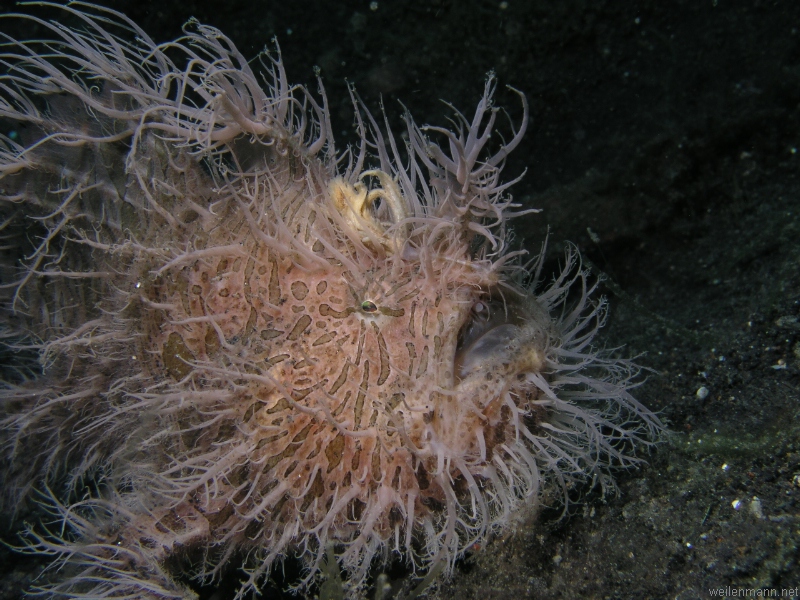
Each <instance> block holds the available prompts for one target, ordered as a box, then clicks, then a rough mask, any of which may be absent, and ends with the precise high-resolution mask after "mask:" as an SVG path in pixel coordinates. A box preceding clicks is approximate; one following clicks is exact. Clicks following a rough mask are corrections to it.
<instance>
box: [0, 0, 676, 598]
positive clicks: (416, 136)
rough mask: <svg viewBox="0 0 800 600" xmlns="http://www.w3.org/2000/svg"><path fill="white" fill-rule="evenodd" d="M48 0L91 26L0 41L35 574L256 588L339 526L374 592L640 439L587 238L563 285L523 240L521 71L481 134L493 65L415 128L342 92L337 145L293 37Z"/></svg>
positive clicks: (11, 463)
mask: <svg viewBox="0 0 800 600" xmlns="http://www.w3.org/2000/svg"><path fill="white" fill-rule="evenodd" d="M61 10H63V11H66V12H67V13H69V15H70V16H71V17H73V18H77V19H78V20H79V21H80V22H81V25H80V27H78V28H74V29H73V28H70V27H68V26H65V25H61V24H59V23H57V22H55V21H52V22H51V21H44V20H39V19H35V20H37V21H38V22H39V23H40V24H41V25H42V26H44V27H45V28H47V29H48V30H49V31H50V32H51V33H52V36H53V40H52V41H50V42H42V41H35V42H17V41H13V40H11V41H9V43H7V44H6V46H5V48H4V49H3V54H2V55H1V56H2V58H0V60H2V62H3V64H4V66H5V74H4V75H2V76H0V118H2V120H1V121H0V128H2V131H3V132H4V135H3V136H2V148H0V216H1V217H2V219H3V222H2V235H3V236H4V239H5V243H4V245H3V248H2V250H0V252H2V257H1V258H0V276H2V288H0V289H2V290H3V294H4V296H3V297H2V300H3V306H2V313H0V315H2V317H1V318H2V321H0V322H1V323H2V326H3V330H2V331H3V334H4V335H3V339H4V343H5V347H6V352H14V353H16V354H17V358H16V359H15V363H14V365H15V366H16V369H15V370H13V371H12V370H11V369H10V368H9V369H7V370H6V371H4V380H5V381H4V383H3V385H2V388H1V389H0V410H2V412H1V413H0V414H1V415H2V434H1V435H0V443H1V444H2V446H1V447H2V456H1V457H0V461H2V465H3V473H4V475H3V484H4V489H5V501H6V502H7V503H8V504H9V505H10V506H11V507H14V508H17V509H19V507H21V506H23V504H24V503H25V502H26V500H28V499H30V498H33V499H37V500H38V502H40V503H41V504H43V505H44V506H45V507H46V508H47V510H48V511H49V513H50V514H51V516H52V519H54V520H55V523H54V522H52V520H51V522H49V523H48V522H44V523H42V524H40V525H31V526H28V527H27V529H26V530H25V531H24V532H23V533H22V538H21V539H22V540H23V543H24V546H23V548H22V550H23V551H27V552H31V553H42V554H49V555H51V556H52V557H54V561H55V562H54V565H53V568H52V569H51V570H50V572H49V573H48V574H45V576H44V578H43V579H42V581H41V582H39V583H40V584H41V590H43V591H44V592H45V593H47V594H50V595H52V596H54V597H69V598H77V597H104V598H123V597H124V598H129V597H142V598H153V599H162V598H191V597H194V592H192V591H191V589H189V587H187V585H186V582H187V581H189V580H191V579H192V578H193V579H194V580H195V581H197V582H208V581H213V580H214V578H215V577H217V576H219V575H220V574H221V573H222V572H224V571H225V570H227V569H228V568H229V567H230V565H232V564H234V565H238V566H239V568H241V569H242V570H243V571H244V572H245V573H246V576H245V578H244V580H243V582H242V584H241V587H240V588H239V590H238V592H237V598H238V597H244V596H245V595H246V594H249V593H250V592H252V591H253V590H257V589H258V586H259V585H261V583H262V582H263V580H264V578H265V577H267V576H268V575H269V573H270V572H271V570H272V569H273V567H274V566H275V565H276V564H279V562H280V561H281V560H282V559H283V558H284V557H286V556H288V555H295V556H297V557H299V559H300V560H301V561H302V563H303V564H304V565H305V567H306V571H305V573H304V577H303V580H302V581H301V582H300V583H299V584H298V585H300V586H308V585H311V584H313V582H314V580H315V577H316V576H317V574H318V573H319V571H320V569H321V568H322V566H323V562H324V561H325V557H326V555H328V556H334V557H335V559H336V560H337V561H338V563H339V565H340V568H341V570H342V571H343V572H344V573H345V574H346V583H345V585H346V586H347V589H348V593H349V594H350V595H353V596H357V595H358V594H360V593H362V592H363V590H364V587H365V582H366V580H367V576H368V573H369V571H370V567H371V566H373V565H376V564H377V565H379V564H380V560H383V561H386V560H387V559H389V558H390V557H392V556H397V557H400V558H401V559H402V560H405V561H407V562H408V563H409V564H411V565H412V566H413V567H414V568H415V569H417V568H420V569H426V568H441V569H444V570H445V571H449V570H451V569H452V566H453V564H454V561H455V560H456V559H457V558H458V557H459V556H460V555H461V554H463V552H464V551H465V549H467V548H469V547H471V546H472V545H474V544H475V543H476V542H484V541H485V540H487V539H488V538H489V537H490V536H492V535H494V534H496V533H497V532H498V531H501V530H502V529H503V528H504V527H506V526H507V525H508V524H509V523H511V522H512V520H513V518H514V515H515V514H517V513H518V512H519V511H520V510H521V509H522V507H525V506H530V505H532V504H535V502H536V500H537V498H538V497H539V496H540V494H541V493H542V490H543V489H544V488H545V487H550V488H553V489H561V490H563V491H566V490H567V489H569V488H570V487H571V486H573V485H574V484H575V483H577V482H580V481H584V480H589V481H595V482H600V483H602V484H603V485H604V486H608V485H611V481H610V479H609V475H608V470H609V468H611V467H612V466H613V467H619V466H626V465H630V464H633V463H635V462H636V461H637V460H638V459H637V458H635V457H634V456H633V454H632V451H633V449H634V448H635V447H636V446H637V445H638V446H641V445H645V446H646V445H649V444H652V443H653V440H654V439H655V438H656V437H657V434H658V432H659V430H660V429H661V427H662V425H661V424H660V422H659V420H658V418H657V417H656V416H655V415H653V414H652V413H651V412H649V411H648V410H647V409H645V408H644V407H643V406H642V405H641V404H639V403H638V402H637V401H636V400H635V399H634V398H633V397H632V396H631V395H630V393H629V388H630V387H631V385H632V383H631V382H632V380H633V378H634V377H635V375H636V373H637V369H636V367H635V366H634V365H633V364H632V363H631V362H629V361H627V360H624V359H619V358H616V357H614V356H612V355H611V354H610V353H606V352H604V351H601V350H597V349H595V348H594V347H593V346H592V339H593V337H594V335H595V333H596V332H597V330H598V329H599V327H600V326H602V324H603V322H604V319H605V302H604V301H603V300H602V299H593V292H594V288H595V286H596V284H595V283H592V282H591V280H590V279H589V276H588V274H587V273H586V271H585V270H584V269H582V268H581V266H580V261H579V258H578V257H577V254H576V252H575V251H574V250H572V251H569V253H568V255H567V258H566V264H565V266H564V270H563V272H562V273H561V274H560V275H558V276H557V277H556V278H555V279H554V280H553V281H552V282H550V284H549V285H546V286H544V285H541V284H542V282H541V281H540V279H541V277H540V265H541V260H539V261H534V262H532V263H528V264H523V263H522V261H521V259H520V255H521V254H522V252H521V251H514V250H512V249H510V244H509V231H510V230H509V227H508V225H509V221H510V219H511V218H512V217H514V216H515V215H517V214H522V213H524V212H527V211H524V210H520V207H519V205H517V204H514V203H513V201H512V199H511V197H510V196H509V194H508V187H509V185H510V184H509V183H504V182H503V181H502V180H501V178H500V176H501V172H502V167H503V164H504V160H505V158H506V156H507V155H508V153H509V152H511V151H512V150H513V149H514V148H515V147H516V146H517V145H518V143H519V141H520V139H521V138H522V135H523V134H524V131H525V125H526V123H527V118H528V110H527V105H526V103H525V99H524V96H523V95H522V94H521V93H518V95H519V97H520V99H521V102H522V104H523V113H524V114H523V118H522V123H521V125H519V126H517V127H515V128H513V129H512V132H511V135H510V136H508V141H507V142H505V143H502V144H499V145H498V144H495V145H494V146H492V144H491V143H490V134H491V133H492V131H493V129H494V127H495V119H496V116H497V114H498V111H497V109H496V108H494V107H493V104H492V97H493V93H494V88H495V83H494V80H493V79H492V78H490V79H489V81H488V82H487V84H486V87H485V90H484V93H483V96H482V97H481V99H480V101H479V103H478V107H477V109H476V112H475V115H474V117H473V118H472V119H467V118H466V117H464V116H463V115H462V114H461V113H456V117H455V121H454V123H455V124H456V130H455V131H450V130H447V129H442V128H437V127H425V128H421V127H418V126H417V125H416V124H415V123H414V121H413V120H412V119H411V117H410V116H407V117H406V123H407V134H408V137H407V139H406V140H405V141H404V142H401V141H398V139H396V138H395V137H394V136H393V135H392V134H391V132H389V131H387V130H386V129H382V128H381V127H379V125H378V124H377V123H376V121H375V120H374V119H373V118H372V117H371V116H370V115H369V114H368V113H366V112H365V111H364V110H363V109H359V108H358V103H357V102H354V104H355V105H356V111H357V113H358V120H357V123H358V133H359V135H360V137H361V144H360V146H359V147H357V148H351V149H348V150H347V151H346V152H344V153H337V151H336V149H335V147H334V141H333V135H332V133H331V125H330V118H329V114H328V110H327V104H326V101H325V97H324V93H323V92H320V96H319V99H316V98H315V97H314V96H313V95H312V94H311V93H309V92H308V91H307V90H306V89H305V88H303V87H300V86H290V85H289V84H288V83H287V80H286V75H285V73H284V70H283V67H282V65H281V62H280V56H279V55H278V54H277V53H274V54H272V55H268V54H265V55H264V56H262V61H261V66H262V68H263V71H265V79H264V81H263V82H262V81H261V80H260V79H259V76H258V75H257V74H256V73H255V72H254V71H253V70H252V68H251V65H250V64H249V63H248V62H247V60H246V59H245V58H244V57H243V56H242V55H241V54H240V53H239V52H238V51H237V50H236V48H235V46H234V45H233V43H232V42H231V41H230V40H229V39H228V38H226V37H225V36H224V35H222V34H221V33H220V32H219V31H218V30H216V29H213V28H211V27H206V26H203V25H200V24H198V23H196V22H190V23H189V24H188V25H187V27H186V36H185V37H184V38H182V39H180V40H177V41H175V42H171V43H168V44H164V45H161V46H159V45H157V44H155V43H154V42H152V40H150V38H149V37H148V36H147V35H146V33H145V32H143V31H141V30H140V29H139V28H138V27H137V26H136V25H135V24H134V23H133V22H131V21H130V20H128V19H127V18H126V17H124V16H123V15H122V14H120V13H117V12H115V11H112V10H109V9H104V8H100V7H94V6H90V5H81V7H79V8H76V7H61ZM25 18H34V17H25ZM176 57H180V58H181V59H183V60H184V63H182V64H178V63H177V62H176V60H178V59H177V58H176ZM490 148H493V149H490ZM512 183H513V182H512ZM26 356H28V357H30V358H29V359H27V360H26V359H25V357H26ZM198 557H199V558H198ZM376 559H378V560H376ZM176 570H182V572H181V573H179V572H176Z"/></svg>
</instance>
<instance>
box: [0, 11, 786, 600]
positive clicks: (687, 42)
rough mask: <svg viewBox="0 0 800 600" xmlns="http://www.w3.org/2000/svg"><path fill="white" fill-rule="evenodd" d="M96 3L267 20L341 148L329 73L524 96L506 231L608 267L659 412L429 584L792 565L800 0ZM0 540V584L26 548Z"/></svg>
mask: <svg viewBox="0 0 800 600" xmlns="http://www.w3.org/2000/svg"><path fill="white" fill-rule="evenodd" d="M262 5H263V6H264V8H261V6H262ZM10 6H11V5H10V4H9V8H10ZM114 6H115V7H118V8H119V9H120V10H123V11H125V12H127V13H128V14H129V15H130V16H131V17H133V18H134V19H135V20H136V21H138V22H139V23H140V25H141V26H142V27H143V29H145V30H146V31H147V32H148V33H150V34H151V35H152V37H153V38H154V39H155V40H156V41H165V40H168V39H172V38H173V37H175V36H176V35H178V34H179V31H180V25H181V24H182V23H183V22H184V21H185V20H186V19H188V18H189V17H190V16H195V17H197V18H198V19H199V20H200V21H202V22H205V23H208V24H211V25H215V26H217V27H219V28H221V29H222V30H223V31H225V33H226V34H227V35H229V36H230V37H232V38H233V40H234V41H235V42H236V43H237V44H238V46H239V48H240V50H242V52H243V53H244V54H245V55H247V56H255V55H256V54H257V53H258V51H259V50H260V49H261V48H263V47H264V46H265V45H269V44H270V40H271V38H272V37H273V36H277V38H278V39H279V41H280V45H281V48H282V51H283V56H284V62H285V64H286V70H287V72H288V74H289V78H290V80H291V81H294V82H300V83H308V84H311V85H315V83H314V76H313V70H312V67H313V66H314V65H318V66H319V67H320V68H321V72H322V76H323V78H324V81H325V86H326V89H327V93H328V97H329V101H330V103H331V107H332V113H333V119H334V126H335V129H336V131H340V132H341V135H340V138H339V145H340V147H344V144H345V142H347V141H349V140H352V139H353V138H354V134H353V127H352V123H353V117H352V107H351V106H350V100H349V98H348V96H347V88H346V81H349V82H352V83H353V84H355V86H356V88H357V90H358V92H359V94H360V96H361V97H362V98H363V99H364V101H365V102H366V104H367V105H368V106H370V107H371V108H372V109H373V110H377V109H378V107H379V99H380V98H381V97H382V98H383V103H384V105H385V107H386V110H387V112H388V113H389V115H390V121H391V123H392V124H393V126H394V127H395V128H396V131H400V124H401V121H400V116H401V113H402V107H401V105H400V102H402V103H403V104H404V105H405V106H406V107H408V108H409V109H410V110H411V112H412V113H413V114H414V116H415V118H416V120H417V122H420V123H422V122H430V123H434V124H439V125H444V124H446V121H445V117H446V116H447V114H448V110H449V109H448V108H447V107H446V106H445V105H443V104H441V103H440V102H439V100H440V99H445V100H447V101H449V102H451V103H452V104H453V105H455V106H456V107H458V108H460V109H461V110H463V111H464V112H465V114H467V115H468V116H470V117H471V114H472V113H471V111H472V110H473V108H474V105H475V103H476V102H477V99H478V98H479V95H480V92H481V90H482V86H483V82H484V78H485V74H486V73H487V72H488V71H490V70H494V72H495V73H496V74H497V76H498V79H499V81H500V84H501V85H500V87H499V88H498V94H497V103H498V104H499V105H502V106H505V107H506V108H507V109H508V112H509V116H510V118H511V119H512V120H514V119H517V120H518V118H519V116H520V114H521V110H520V106H519V102H518V100H517V99H516V97H515V96H514V95H513V94H511V93H509V92H508V91H506V90H505V89H503V86H505V85H506V84H508V85H513V86H514V87H515V88H517V89H519V90H521V91H523V92H524V93H525V94H526V95H527V97H528V100H529V102H530V104H531V118H530V123H529V128H528V135H527V136H526V138H525V140H524V141H523V143H522V144H521V146H520V147H519V148H518V149H517V150H516V151H515V152H514V154H513V155H512V157H511V158H510V160H509V162H508V165H507V177H508V178H511V177H512V176H515V175H517V174H518V173H520V172H521V171H522V170H523V169H527V174H526V175H525V177H524V179H523V180H522V182H521V183H519V184H517V185H516V186H515V187H514V189H513V192H514V196H515V198H516V199H517V200H518V201H520V202H522V203H524V204H525V205H526V206H531V207H538V208H542V209H543V212H542V213H541V214H539V215H534V216H530V217H526V218H524V219H521V220H520V221H519V222H518V223H517V224H516V232H517V242H518V243H520V244H523V245H525V246H527V247H528V248H529V249H531V251H536V250H537V249H538V248H539V246H540V244H541V242H542V239H543V236H544V234H545V232H546V231H547V227H548V226H549V228H550V257H551V259H550V262H549V263H548V267H549V268H551V269H555V268H556V267H557V264H558V259H559V257H560V256H561V254H562V250H563V247H564V245H565V243H566V242H567V241H571V242H573V243H575V244H577V245H578V247H579V248H580V249H581V251H582V252H583V253H584V255H585V256H586V257H587V258H588V260H589V261H590V262H591V264H592V265H593V267H594V268H595V270H596V271H601V272H602V273H604V274H605V276H606V277H607V284H606V285H605V286H604V287H605V293H606V295H607V296H609V298H610V300H611V303H612V315H611V324H610V326H609V327H608V328H607V329H606V331H605V332H604V335H603V343H604V344H606V345H608V346H624V347H625V348H624V350H622V351H621V352H623V353H624V354H626V355H641V356H640V358H639V362H640V363H641V364H642V365H645V366H647V367H648V368H650V369H652V373H650V374H649V377H648V378H647V381H646V382H645V383H644V384H643V385H642V386H641V388H640V389H639V390H638V394H637V395H638V398H639V399H640V400H642V401H643V402H644V403H645V404H646V405H647V406H649V407H651V408H653V409H657V410H658V411H660V413H661V414H662V415H663V417H664V418H665V419H666V420H667V421H668V422H669V424H670V429H671V432H672V433H671V435H670V436H669V439H668V440H667V441H666V442H665V443H664V444H662V445H661V446H660V447H658V449H657V450H656V451H655V452H653V453H651V454H650V455H649V456H646V458H647V459H648V463H649V464H647V465H646V466H643V467H642V468H641V469H640V470H639V471H636V472H630V473H623V474H620V477H619V493H618V495H616V496H614V495H609V496H606V497H605V498H602V497H601V495H600V494H599V493H597V492H591V491H589V492H587V491H586V490H583V491H582V492H581V491H580V490H576V492H575V493H576V496H577V495H578V494H581V493H582V494H583V499H582V501H581V502H580V503H577V504H574V505H572V506H571V507H570V510H569V514H568V515H567V517H566V518H559V513H558V512H557V511H549V510H546V511H544V513H543V514H542V515H541V516H540V517H539V519H538V520H535V521H534V520H528V521H525V520H521V521H520V522H519V523H518V524H517V525H516V527H515V528H514V529H513V531H512V532H510V533H509V534H508V535H506V536H505V537H503V538H498V539H495V540H492V541H490V542H489V543H487V544H486V545H485V546H484V547H482V548H480V549H475V551H474V552H473V553H471V555H470V556H469V557H468V558H467V559H465V560H464V561H462V562H461V564H460V565H459V567H458V569H457V572H456V576H455V577H454V578H453V579H452V580H451V581H449V582H447V583H445V584H443V585H441V586H440V588H439V589H438V590H437V591H435V592H433V593H432V594H431V596H432V597H435V598H439V599H442V600H445V599H451V598H457V599H458V600H468V599H472V598H474V599H486V598H510V597H514V598H543V599H549V598H579V597H580V598H610V599H624V598H630V599H637V600H641V599H645V598H678V599H681V600H683V599H687V600H688V599H693V598H707V597H709V596H710V593H709V589H710V588H722V587H725V586H734V587H737V588H742V589H752V588H761V589H764V590H768V589H775V590H777V593H778V596H779V597H780V595H781V590H785V591H784V592H783V593H784V597H786V596H787V595H788V593H789V589H790V588H795V586H798V585H800V567H799V566H798V564H797V562H798V556H799V555H800V551H799V550H798V542H797V540H798V539H800V531H799V530H800V425H799V424H800V421H799V420H798V417H799V415H800V402H799V401H800V394H799V393H798V383H800V178H798V167H800V128H799V127H798V126H799V125H800V108H799V107H800V104H799V103H800V3H798V2H796V1H793V0H779V1H771V2H766V1H759V0H750V1H749V2H746V1H743V0H674V1H671V2H663V1H659V0H651V1H646V2H645V1H642V2H615V1H612V0H592V1H588V0H586V1H582V0H562V1H559V2H555V1H553V2H538V1H523V0H511V1H510V2H508V3H505V2H503V3H500V2H493V1H488V2H487V1H478V0H459V1H456V0H412V1H408V2H399V1H395V2H390V1H388V0H384V1H380V2H377V3H373V6H374V7H375V8H374V10H373V8H372V7H371V6H370V3H369V2H367V1H358V2H354V1H351V0H344V1H342V0H340V1H337V2H330V1H324V0H319V1H316V2H310V1H309V2H302V1H298V2H279V1H275V2H268V1H265V2H252V1H250V2H243V1H239V0H229V1H226V2H194V3H192V2H135V1H130V2H117V3H114ZM0 27H2V28H3V29H4V30H5V31H9V32H11V33H14V34H15V35H17V36H23V37H31V36H35V34H36V30H35V29H34V28H32V27H29V26H28V27H27V30H23V31H20V29H19V28H18V27H17V28H15V26H14V24H12V23H7V22H0ZM507 135H508V134H507ZM701 388H705V391H707V396H705V397H704V398H701V397H700V396H703V395H704V394H703V393H700V394H698V390H700V389H701ZM734 505H736V506H737V507H738V510H737V509H735V508H734ZM3 552H5V551H3ZM0 559H2V560H0V565H4V566H0V576H2V577H3V581H2V582H0V590H2V588H3V586H5V591H0V598H3V599H11V598H17V597H18V595H19V589H20V586H21V585H23V582H24V581H29V580H30V578H31V576H32V574H33V573H34V572H35V571H36V570H38V569H39V568H41V564H43V563H42V562H41V561H36V560H33V559H30V558H23V559H19V558H14V557H11V556H7V555H4V556H2V557H0ZM390 574H391V576H392V578H393V579H394V582H395V587H400V586H401V585H403V584H404V583H405V584H408V577H407V574H405V573H404V571H403V569H402V568H397V569H395V570H393V571H392V572H391V573H390ZM224 587H225V586H224V585H223V588H224ZM734 591H735V590H734ZM794 592H795V595H797V593H798V590H796V589H795V590H794ZM729 593H730V591H729ZM740 593H741V592H740ZM203 595H204V597H206V598H214V599H215V600H225V599H226V598H227V596H226V595H225V592H224V591H223V589H221V590H219V591H218V592H217V593H212V592H211V590H204V591H203ZM271 597H272V596H271Z"/></svg>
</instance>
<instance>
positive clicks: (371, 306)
mask: <svg viewBox="0 0 800 600" xmlns="http://www.w3.org/2000/svg"><path fill="white" fill-rule="evenodd" d="M361 310H363V311H364V312H366V313H374V312H375V311H377V310H378V307H377V305H376V304H375V303H374V302H372V301H371V300H364V301H363V302H362V303H361Z"/></svg>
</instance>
